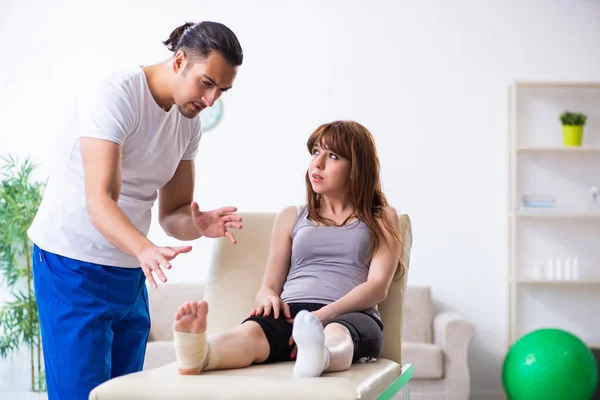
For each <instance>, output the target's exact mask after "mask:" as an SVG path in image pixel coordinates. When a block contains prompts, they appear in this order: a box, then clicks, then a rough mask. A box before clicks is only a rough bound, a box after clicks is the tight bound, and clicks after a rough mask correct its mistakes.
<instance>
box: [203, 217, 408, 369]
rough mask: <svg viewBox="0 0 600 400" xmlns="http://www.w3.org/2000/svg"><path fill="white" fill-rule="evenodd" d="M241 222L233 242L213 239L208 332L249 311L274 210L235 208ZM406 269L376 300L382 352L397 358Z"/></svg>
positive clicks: (405, 238) (405, 232) (403, 221)
mask: <svg viewBox="0 0 600 400" xmlns="http://www.w3.org/2000/svg"><path fill="white" fill-rule="evenodd" d="M238 215H240V216H241V217H242V218H243V225H244V228H243V229H241V230H237V231H235V236H236V238H237V241H238V243H237V244H235V245H234V244H232V243H231V242H230V241H229V240H228V239H224V238H222V239H217V240H216V242H215V248H214V250H213V257H212V262H211V266H210V269H209V272H208V277H207V280H206V290H205V292H204V299H205V300H206V301H207V302H208V321H207V322H208V333H209V334H210V333H214V332H223V331H227V330H230V329H232V328H233V327H234V326H236V325H239V324H240V323H241V322H242V321H243V320H244V319H245V318H247V317H248V316H249V315H250V311H251V310H252V308H253V307H254V297H255V295H256V292H257V291H258V289H260V285H261V282H262V277H263V273H264V269H265V266H266V264H267V258H268V255H269V245H270V241H271V231H272V228H273V223H274V222H275V217H276V215H277V214H276V213H238ZM400 221H401V227H400V228H401V234H402V238H403V241H404V244H403V254H402V257H403V260H404V263H405V265H406V266H407V268H408V265H409V261H410V250H411V246H412V230H411V224H410V219H409V217H408V216H407V215H405V214H400ZM407 275H408V270H407V271H406V273H405V274H404V275H403V276H399V274H397V276H395V277H394V281H393V282H392V285H391V287H390V289H389V291H388V297H387V299H386V300H385V301H384V302H383V303H381V304H380V305H379V310H380V313H381V317H382V320H383V324H384V326H385V329H384V331H385V333H384V349H383V354H382V357H383V358H387V359H390V360H393V361H395V362H397V363H399V364H400V363H401V338H402V308H403V307H402V304H403V297H404V291H405V288H406V279H407Z"/></svg>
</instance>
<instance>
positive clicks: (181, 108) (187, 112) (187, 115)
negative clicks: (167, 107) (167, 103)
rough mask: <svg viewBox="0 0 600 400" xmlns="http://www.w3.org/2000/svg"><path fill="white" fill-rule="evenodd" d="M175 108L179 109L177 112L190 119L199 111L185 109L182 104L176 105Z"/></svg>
mask: <svg viewBox="0 0 600 400" xmlns="http://www.w3.org/2000/svg"><path fill="white" fill-rule="evenodd" d="M177 108H178V109H179V112H180V113H181V115H183V116H184V117H186V118H188V119H192V118H194V117H195V116H196V115H198V114H199V113H200V111H202V110H200V111H186V110H185V109H184V108H183V107H182V106H177Z"/></svg>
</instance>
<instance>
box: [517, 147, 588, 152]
mask: <svg viewBox="0 0 600 400" xmlns="http://www.w3.org/2000/svg"><path fill="white" fill-rule="evenodd" d="M517 153H521V154H543V153H600V147H598V146H589V147H586V146H581V147H575V146H573V147H567V146H520V147H517Z"/></svg>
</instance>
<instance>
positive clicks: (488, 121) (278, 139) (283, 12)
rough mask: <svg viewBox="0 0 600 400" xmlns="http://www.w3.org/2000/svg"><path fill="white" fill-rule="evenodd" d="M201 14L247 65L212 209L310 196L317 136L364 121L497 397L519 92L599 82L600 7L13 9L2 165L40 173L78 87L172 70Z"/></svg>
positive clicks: (205, 253)
mask: <svg viewBox="0 0 600 400" xmlns="http://www.w3.org/2000/svg"><path fill="white" fill-rule="evenodd" d="M84 5H85V6H84ZM204 19H208V20H217V21H221V22H224V23H226V24H227V25H229V26H230V27H231V28H232V29H233V30H234V31H235V32H236V33H237V35H238V37H239V38H240V41H241V43H242V46H243V48H244V52H245V60H244V65H243V67H242V68H241V70H240V73H239V76H238V79H237V81H236V83H235V88H234V89H233V90H232V91H231V92H230V93H228V94H227V95H226V96H225V98H224V101H225V107H226V109H225V116H224V120H223V122H222V124H221V125H219V126H218V127H217V128H216V129H215V130H213V131H210V132H207V133H206V134H205V136H204V138H203V142H202V146H201V147H202V149H201V151H200V155H199V159H198V162H197V165H198V188H197V199H198V200H199V202H200V204H201V206H202V207H203V208H206V209H211V208H214V207H220V206H224V205H230V204H232V205H236V206H238V207H239V209H240V210H243V211H249V210H279V209H280V208H282V207H284V206H286V205H290V204H297V203H300V202H302V201H303V199H304V185H303V172H304V168H305V165H306V164H305V162H306V160H307V158H306V155H307V153H306V150H305V147H304V143H305V141H306V139H307V137H308V135H309V134H310V133H311V131H312V130H313V129H314V128H316V126H317V125H318V124H320V123H322V122H325V121H330V120H333V119H341V118H346V119H355V120H358V121H360V122H362V123H363V124H365V125H366V126H367V127H368V128H369V129H371V130H372V132H373V134H374V135H375V136H376V140H377V144H378V146H379V151H380V156H381V161H382V167H383V174H384V175H383V177H384V189H385V191H386V192H387V194H388V196H389V199H390V200H391V202H392V203H393V205H395V206H396V207H397V208H399V209H401V210H403V211H405V212H407V213H409V214H410V216H411V218H412V221H413V226H414V239H415V241H414V250H413V258H412V269H411V271H410V275H409V283H410V284H427V285H431V286H432V287H433V294H434V296H435V298H436V300H437V304H438V306H439V308H440V309H451V310H456V311H459V312H461V313H464V314H465V315H466V316H467V317H468V318H470V319H471V320H473V321H474V323H475V324H476V326H477V337H476V338H475V340H474V342H473V344H472V347H471V353H470V362H471V366H472V367H471V371H472V378H473V384H472V386H473V392H474V394H475V396H474V398H482V399H483V398H486V399H489V398H492V396H493V395H494V394H498V393H501V390H502V387H501V365H502V360H503V355H504V352H505V349H506V344H507V343H506V341H507V322H506V321H507V283H506V279H507V267H506V265H507V243H506V214H505V211H506V209H507V172H506V170H507V157H506V148H507V109H508V106H507V101H508V99H507V87H508V85H509V84H510V83H511V82H512V81H514V80H600V51H598V50H599V48H598V37H600V22H599V21H600V3H599V2H598V1H597V0H594V1H592V0H577V1H575V0H572V1H567V0H563V1H554V2H544V1H516V0H514V1H500V0H497V1H495V2H482V1H466V0H463V1H453V2H449V1H443V0H437V1H433V0H430V1H419V2H417V1H411V2H409V1H398V2H389V1H370V2H365V1H358V0H357V1H328V2H322V1H316V0H314V1H301V2H278V1H238V2H232V1H218V2H217V1H198V0H194V1H188V0H180V1H178V2H175V3H172V4H171V5H168V2H164V1H157V0H145V1H129V2H123V1H114V0H111V1H109V0H106V1H102V2H81V1H79V2H78V1H73V0H63V1H58V0H55V1H47V2H41V1H37V2H36V1H32V0H29V1H25V0H19V1H17V0H12V1H10V0H9V1H8V2H7V1H6V0H5V1H3V2H2V3H0V47H1V48H2V49H3V56H2V63H0V84H1V86H0V87H1V88H2V89H1V90H2V96H0V153H6V152H18V153H19V154H22V155H25V154H30V155H32V156H33V157H34V159H35V160H36V161H37V162H39V163H41V169H40V176H44V173H45V172H46V171H47V165H48V162H49V160H50V157H51V156H52V154H53V150H52V149H53V146H54V145H55V143H56V141H57V139H56V135H57V134H58V133H59V128H58V126H59V122H60V117H61V112H62V111H64V109H63V107H61V105H62V104H64V103H65V102H66V101H67V100H68V99H69V95H70V91H71V89H73V88H74V87H76V86H77V85H79V83H78V81H79V80H81V79H85V78H86V77H88V76H91V75H94V74H96V73H97V72H99V71H101V70H106V69H110V68H112V67H116V66H121V65H139V64H148V63H153V62H156V61H159V60H161V59H163V58H164V57H166V56H168V53H167V51H166V49H164V48H163V47H162V46H161V43H160V41H161V40H164V39H166V37H167V36H168V34H169V32H170V30H171V29H172V28H174V27H175V26H177V25H179V24H180V23H182V22H183V21H187V20H192V21H198V20H204ZM552 118H554V116H552ZM151 235H152V237H153V238H154V239H156V240H157V241H158V242H159V243H169V241H168V240H167V239H165V238H164V235H161V234H160V232H158V231H157V230H156V229H153V230H152V233H151ZM194 245H195V250H194V251H193V253H191V254H190V255H188V256H186V257H181V259H179V261H178V262H177V263H176V266H175V268H174V270H173V271H171V272H170V273H169V278H170V280H171V281H182V280H186V281H190V280H201V279H203V277H204V275H205V272H206V270H205V266H206V263H207V260H208V257H209V253H210V241H209V240H205V239H201V240H199V241H198V242H197V243H194ZM15 368H17V367H16V366H15ZM22 370H23V371H27V369H26V367H25V366H23V369H22ZM3 371H4V370H3ZM3 375H4V372H3ZM15 375H18V374H15ZM24 382H25V385H26V382H27V381H26V379H25V380H24ZM0 384H1V385H3V386H4V385H9V386H10V385H13V387H15V385H21V384H22V383H20V382H17V381H15V380H12V381H11V382H5V381H0ZM3 386H0V388H2V387H3Z"/></svg>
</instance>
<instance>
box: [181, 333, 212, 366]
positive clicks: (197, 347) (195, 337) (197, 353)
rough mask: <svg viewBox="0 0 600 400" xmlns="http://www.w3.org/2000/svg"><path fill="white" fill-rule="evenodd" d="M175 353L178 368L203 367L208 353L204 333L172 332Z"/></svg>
mask: <svg viewBox="0 0 600 400" xmlns="http://www.w3.org/2000/svg"><path fill="white" fill-rule="evenodd" d="M173 341H174V344H175V355H176V357H177V367H178V368H179V369H185V370H190V369H197V368H203V367H204V366H205V364H206V358H207V356H208V355H209V346H208V343H207V342H206V334H205V333H188V332H177V331H174V332H173Z"/></svg>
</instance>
